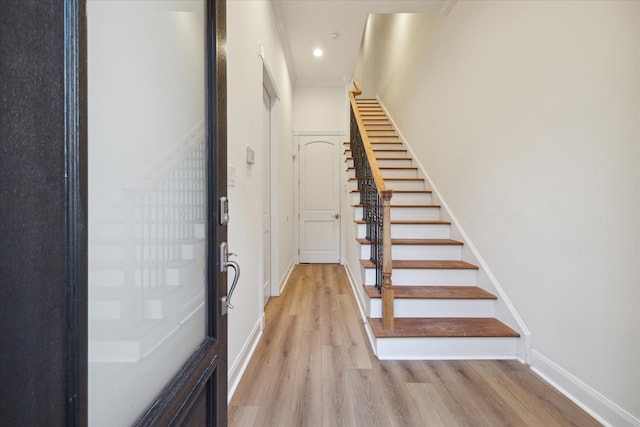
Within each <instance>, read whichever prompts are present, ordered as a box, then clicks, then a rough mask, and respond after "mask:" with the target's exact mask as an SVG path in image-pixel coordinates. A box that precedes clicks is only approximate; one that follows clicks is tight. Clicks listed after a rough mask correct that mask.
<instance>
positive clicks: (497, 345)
mask: <svg viewBox="0 0 640 427" xmlns="http://www.w3.org/2000/svg"><path fill="white" fill-rule="evenodd" d="M375 349H376V355H377V356H378V358H379V359H381V360H464V359H495V360H500V359H515V358H516V355H517V350H518V340H517V338H493V337H489V338H375Z"/></svg>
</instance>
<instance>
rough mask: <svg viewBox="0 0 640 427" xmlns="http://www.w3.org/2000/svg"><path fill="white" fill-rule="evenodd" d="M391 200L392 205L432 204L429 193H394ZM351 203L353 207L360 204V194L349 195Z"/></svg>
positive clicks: (431, 197)
mask: <svg viewBox="0 0 640 427" xmlns="http://www.w3.org/2000/svg"><path fill="white" fill-rule="evenodd" d="M391 200H392V203H393V204H394V205H430V204H432V203H433V196H432V194H431V193H397V192H396V193H393V196H392V197H391ZM351 201H352V203H353V204H354V205H357V204H360V193H357V192H356V193H351ZM356 218H357V217H356Z"/></svg>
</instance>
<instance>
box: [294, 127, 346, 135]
mask: <svg viewBox="0 0 640 427" xmlns="http://www.w3.org/2000/svg"><path fill="white" fill-rule="evenodd" d="M293 134H294V135H296V136H298V135H299V136H344V131H343V130H335V129H333V130H294V131H293Z"/></svg>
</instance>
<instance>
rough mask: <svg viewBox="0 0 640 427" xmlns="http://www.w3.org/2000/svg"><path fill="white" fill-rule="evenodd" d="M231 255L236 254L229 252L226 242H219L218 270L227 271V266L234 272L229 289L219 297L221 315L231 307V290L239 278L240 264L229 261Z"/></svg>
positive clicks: (234, 287) (233, 289)
mask: <svg viewBox="0 0 640 427" xmlns="http://www.w3.org/2000/svg"><path fill="white" fill-rule="evenodd" d="M231 256H238V255H236V254H235V253H233V252H229V250H228V245H227V242H222V243H220V271H221V272H224V271H227V268H228V267H231V268H232V269H233V272H234V275H233V282H231V289H229V293H228V294H227V295H226V296H223V297H222V298H220V310H221V312H222V315H223V316H224V315H225V314H227V311H228V309H230V308H231V309H233V305H232V304H231V296H232V295H233V291H235V289H236V285H237V284H238V280H239V279H240V265H238V263H237V262H236V261H231V260H230V259H229V257H231Z"/></svg>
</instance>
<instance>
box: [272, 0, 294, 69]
mask: <svg viewBox="0 0 640 427" xmlns="http://www.w3.org/2000/svg"><path fill="white" fill-rule="evenodd" d="M269 3H270V4H271V11H272V12H273V19H274V20H275V21H276V27H278V38H279V39H280V45H281V46H282V51H283V53H284V58H285V61H284V62H285V64H287V70H288V71H289V76H290V78H291V80H296V73H295V71H296V70H295V67H294V66H293V55H291V44H290V43H289V38H288V36H287V35H288V31H287V25H286V24H285V21H286V20H285V19H284V13H283V12H282V8H281V6H280V3H279V2H277V1H270V2H269Z"/></svg>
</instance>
